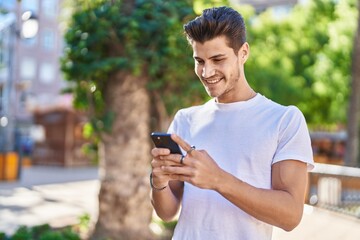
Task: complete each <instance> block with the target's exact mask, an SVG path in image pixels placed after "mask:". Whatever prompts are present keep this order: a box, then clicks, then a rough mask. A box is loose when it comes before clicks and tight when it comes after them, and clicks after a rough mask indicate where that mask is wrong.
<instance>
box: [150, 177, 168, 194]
mask: <svg viewBox="0 0 360 240" xmlns="http://www.w3.org/2000/svg"><path fill="white" fill-rule="evenodd" d="M150 186H151V188H152V190H154V191H162V190H164V189H165V188H166V187H167V186H165V187H162V188H157V187H155V186H154V184H153V177H152V173H150Z"/></svg>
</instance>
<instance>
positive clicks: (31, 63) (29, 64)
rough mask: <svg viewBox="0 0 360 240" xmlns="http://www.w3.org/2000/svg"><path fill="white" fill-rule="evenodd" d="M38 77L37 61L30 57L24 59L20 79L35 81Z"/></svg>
mask: <svg viewBox="0 0 360 240" xmlns="http://www.w3.org/2000/svg"><path fill="white" fill-rule="evenodd" d="M35 76H36V61H35V59H33V58H30V57H23V59H22V60H21V65H20V77H21V78H23V79H27V80H29V79H34V78H35Z"/></svg>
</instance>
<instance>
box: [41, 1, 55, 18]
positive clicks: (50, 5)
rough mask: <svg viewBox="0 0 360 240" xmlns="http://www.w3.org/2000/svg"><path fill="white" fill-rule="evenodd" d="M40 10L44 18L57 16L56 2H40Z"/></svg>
mask: <svg viewBox="0 0 360 240" xmlns="http://www.w3.org/2000/svg"><path fill="white" fill-rule="evenodd" d="M41 4H42V5H41V10H42V13H43V15H44V16H45V17H47V18H55V17H56V16H57V1H56V0H42V1H41Z"/></svg>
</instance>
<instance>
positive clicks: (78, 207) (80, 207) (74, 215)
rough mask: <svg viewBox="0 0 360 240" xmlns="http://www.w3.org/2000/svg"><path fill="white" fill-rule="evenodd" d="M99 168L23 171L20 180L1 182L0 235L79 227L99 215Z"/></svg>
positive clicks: (41, 167) (39, 168) (42, 168)
mask: <svg viewBox="0 0 360 240" xmlns="http://www.w3.org/2000/svg"><path fill="white" fill-rule="evenodd" d="M98 192H99V181H98V168H97V167H77V168H64V167H47V166H46V167H45V166H32V167H29V168H23V169H22V171H21V177H20V179H19V180H18V181H12V182H6V181H5V182H4V181H0V232H4V233H6V234H7V235H11V234H13V233H14V232H15V231H16V229H18V227H19V226H21V225H25V226H35V225H40V224H45V223H47V224H50V226H52V227H54V228H58V227H59V228H60V227H64V226H68V225H73V224H78V223H79V220H80V217H81V216H84V215H85V214H88V215H89V216H90V219H91V223H95V221H96V219H97V214H98Z"/></svg>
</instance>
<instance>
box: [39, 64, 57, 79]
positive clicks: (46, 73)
mask: <svg viewBox="0 0 360 240" xmlns="http://www.w3.org/2000/svg"><path fill="white" fill-rule="evenodd" d="M55 74H56V73H55V67H54V65H53V64H51V63H42V64H41V65H40V81H41V82H42V83H45V84H49V83H51V82H53V81H54V78H55V77H56V76H55Z"/></svg>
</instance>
